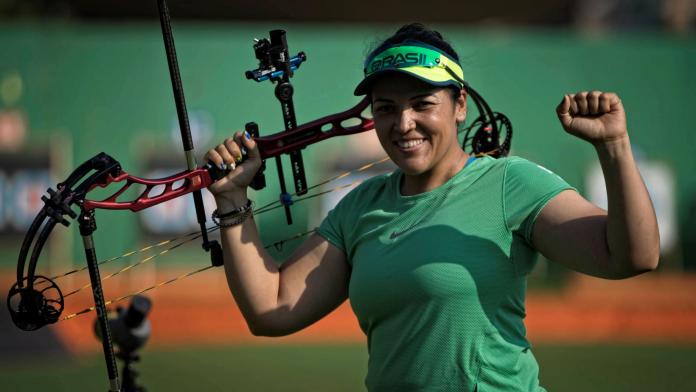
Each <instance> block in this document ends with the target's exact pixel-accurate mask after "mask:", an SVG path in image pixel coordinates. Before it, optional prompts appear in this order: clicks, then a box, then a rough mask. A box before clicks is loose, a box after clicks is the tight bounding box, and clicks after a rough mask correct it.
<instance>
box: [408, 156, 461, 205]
mask: <svg viewBox="0 0 696 392" xmlns="http://www.w3.org/2000/svg"><path fill="white" fill-rule="evenodd" d="M456 147H457V150H455V153H454V154H453V157H452V158H450V159H447V160H446V161H447V162H451V163H450V164H440V165H437V166H436V167H434V168H432V169H431V170H429V171H427V172H424V173H421V174H417V175H408V174H406V173H404V175H403V181H402V182H401V187H400V190H401V194H402V195H403V196H413V195H418V194H420V193H425V192H429V191H432V190H433V189H435V188H437V187H439V186H441V185H443V184H444V183H446V182H447V181H449V180H450V179H451V178H452V177H454V176H455V175H456V174H457V173H459V171H460V170H462V169H463V168H464V166H465V165H466V162H467V159H468V158H469V154H467V153H466V152H464V151H463V150H462V149H460V148H459V146H456ZM442 163H445V162H442Z"/></svg>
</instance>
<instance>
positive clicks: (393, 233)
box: [389, 229, 411, 240]
mask: <svg viewBox="0 0 696 392" xmlns="http://www.w3.org/2000/svg"><path fill="white" fill-rule="evenodd" d="M409 230H411V229H406V230H402V231H392V233H391V235H390V236H389V239H390V240H393V239H394V238H396V237H398V236H400V235H402V234H404V233H407V232H408V231H409Z"/></svg>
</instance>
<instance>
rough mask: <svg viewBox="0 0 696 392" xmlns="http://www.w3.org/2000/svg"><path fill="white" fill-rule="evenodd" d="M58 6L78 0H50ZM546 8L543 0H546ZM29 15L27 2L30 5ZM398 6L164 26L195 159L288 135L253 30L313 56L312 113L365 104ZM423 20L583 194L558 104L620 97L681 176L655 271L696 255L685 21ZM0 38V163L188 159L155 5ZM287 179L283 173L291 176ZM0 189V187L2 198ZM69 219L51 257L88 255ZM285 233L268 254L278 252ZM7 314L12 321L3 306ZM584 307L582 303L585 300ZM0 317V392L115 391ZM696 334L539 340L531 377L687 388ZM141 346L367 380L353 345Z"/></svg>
mask: <svg viewBox="0 0 696 392" xmlns="http://www.w3.org/2000/svg"><path fill="white" fill-rule="evenodd" d="M69 3H79V2H62V3H61V4H69ZM126 3H129V4H130V5H129V7H137V6H134V5H133V3H137V2H126ZM538 3H540V4H541V3H544V4H546V5H547V6H548V4H550V3H552V2H544V1H540V2H538ZM559 3H568V2H559ZM588 3H594V2H588ZM6 4H12V5H14V6H16V7H18V8H17V9H20V10H26V9H30V8H31V7H27V8H22V6H20V5H18V4H20V3H19V2H12V1H9V2H8V1H5V2H0V11H2V10H3V9H5V8H3V6H4V5H6ZM207 4H208V6H209V8H214V7H212V6H211V3H210V2H208V3H207ZM360 4H361V5H362V6H363V7H369V6H370V4H367V2H362V3H360ZM218 7H222V5H219V4H218ZM95 8H96V7H95ZM355 8H360V7H358V6H355ZM385 8H389V7H386V6H385ZM433 8H436V7H433ZM523 8H529V9H533V7H531V6H530V7H523ZM629 8H630V7H629ZM182 9H184V8H182ZM21 12H24V11H21ZM21 12H20V13H21ZM26 12H28V13H30V14H31V10H29V11H26ZM93 12H97V11H93ZM104 12H106V11H104ZM399 12H400V15H401V16H399V17H398V18H397V17H394V18H393V19H387V20H380V21H375V20H368V21H365V20H328V21H324V22H321V21H320V22H317V21H316V20H314V19H313V20H312V21H311V22H310V21H308V20H303V19H302V18H301V16H298V17H294V16H293V15H285V16H283V15H280V16H279V14H274V16H271V17H268V18H263V17H256V18H249V19H245V20H230V19H225V18H222V19H214V20H205V18H201V19H192V18H187V19H184V20H181V21H180V20H179V19H178V18H177V15H176V14H175V15H174V19H173V23H174V34H175V38H176V45H177V52H178V57H179V64H180V66H181V73H182V80H183V85H184V91H185V93H186V101H187V105H188V109H189V112H190V113H191V117H192V119H194V121H196V122H197V123H203V124H204V126H203V127H199V128H200V129H199V128H196V129H194V143H195V145H196V147H197V152H198V157H199V158H200V157H202V155H203V153H204V152H205V150H206V149H208V148H210V147H212V146H213V145H215V144H216V143H219V141H221V140H222V139H223V138H224V137H226V136H229V135H230V133H231V131H232V130H238V129H242V128H243V126H244V124H245V123H246V122H247V121H256V122H258V123H259V125H260V128H261V134H262V135H267V134H270V133H275V132H277V131H280V130H281V126H282V118H281V115H280V110H279V107H278V103H277V101H276V100H275V98H273V88H272V86H271V85H270V84H269V83H265V84H261V85H259V84H257V83H255V82H251V81H248V80H246V79H245V78H244V76H243V75H244V71H246V70H249V69H253V68H255V67H256V66H257V63H256V60H255V59H254V56H253V51H252V47H251V45H252V38H255V37H259V38H260V37H265V36H267V34H268V31H269V30H271V29H276V28H283V29H285V30H286V31H287V34H288V42H289V45H290V51H291V54H295V53H297V52H298V51H304V52H306V53H307V57H308V60H307V62H306V63H304V64H303V65H302V66H301V68H300V70H299V71H298V72H297V74H296V76H295V77H294V78H293V84H294V85H295V107H296V111H297V118H298V122H299V123H303V122H307V121H310V120H313V119H316V118H318V117H321V116H324V115H327V114H331V113H336V112H339V111H342V110H345V109H347V108H349V107H350V106H352V105H354V104H355V103H357V102H358V99H357V98H356V97H354V96H353V95H352V90H353V87H354V86H355V84H356V83H357V82H358V81H359V80H360V78H361V71H362V60H363V58H364V56H365V54H366V53H367V52H368V51H369V49H370V48H371V47H373V46H374V44H375V43H376V42H378V41H379V40H380V39H382V38H386V37H387V36H388V35H389V34H391V33H392V32H393V31H394V30H395V29H396V28H398V26H400V25H401V24H402V22H403V23H405V22H408V21H410V20H411V19H416V18H419V17H420V16H421V15H419V13H418V12H416V11H411V12H410V13H409V11H408V8H406V7H401V8H399ZM299 13H300V14H301V13H302V12H299ZM403 13H406V14H407V15H408V16H403V15H402V14H403ZM533 13H534V12H532V11H529V14H533ZM426 14H427V15H432V13H426ZM0 15H2V13H0ZM9 15H13V14H12V13H10V14H9ZM61 15H62V14H61ZM151 16H152V15H148V17H151ZM189 16H190V15H189ZM404 18H407V19H404ZM319 19H320V18H319ZM320 20H321V19H320ZM429 20H433V22H432V23H430V25H431V26H432V27H434V28H436V29H439V30H440V31H441V32H442V33H443V34H444V35H445V37H446V38H448V39H449V40H450V41H451V42H452V44H453V46H454V47H455V49H457V50H458V52H459V54H460V56H461V58H462V65H463V68H464V71H465V76H466V79H467V80H468V81H469V83H470V84H471V85H472V86H473V87H474V88H476V90H477V91H478V92H479V93H481V94H482V95H483V97H484V98H485V99H486V100H487V101H488V103H489V104H490V105H491V106H492V107H493V109H494V110H496V111H500V112H503V113H504V114H506V115H507V116H508V117H509V118H510V119H511V120H512V124H513V127H514V131H515V133H514V137H513V143H512V145H513V151H512V153H513V154H515V155H520V156H523V157H526V158H528V159H530V160H533V161H535V162H537V163H539V164H542V165H544V166H546V167H547V168H549V169H551V170H553V171H555V172H557V173H558V174H559V175H561V176H562V177H563V178H565V179H566V180H567V181H568V182H569V183H570V184H572V185H573V186H575V187H577V188H578V189H579V190H580V191H581V192H582V193H583V194H585V195H587V191H588V189H587V188H588V180H587V179H588V176H589V173H591V170H592V168H593V165H595V163H596V156H595V154H594V152H593V150H592V148H591V147H590V146H588V145H587V144H586V143H584V142H581V141H579V140H576V139H574V138H572V137H569V136H568V135H565V134H564V132H563V131H562V129H561V128H560V126H559V125H558V121H557V119H556V116H555V112H554V108H555V106H556V105H557V104H558V102H559V101H560V99H561V97H562V96H563V94H566V93H572V92H576V91H579V90H587V89H601V90H605V91H616V92H618V93H619V94H620V96H621V98H622V101H623V103H624V105H625V107H626V110H627V113H628V124H629V132H630V135H631V139H632V143H633V145H634V149H635V150H636V151H637V155H638V156H639V157H640V160H641V161H642V162H644V163H645V164H647V165H656V166H659V167H660V168H666V171H662V172H660V173H667V174H668V175H669V179H670V181H671V184H672V185H673V188H669V191H670V192H669V194H668V195H667V198H668V200H661V201H660V203H667V204H668V205H671V206H672V210H671V212H670V214H668V215H670V218H669V219H671V220H670V221H669V225H670V227H671V229H670V230H672V231H673V234H672V238H673V241H672V242H671V243H670V246H668V247H663V255H662V261H661V267H660V270H658V271H657V272H655V274H662V273H676V274H687V273H689V270H693V269H696V230H694V228H693V226H692V222H693V221H694V219H696V176H695V175H694V174H693V170H694V169H695V168H696V136H694V135H695V132H696V118H695V117H694V115H693V114H694V113H693V107H694V105H695V104H696V89H695V88H694V86H696V74H695V73H694V70H695V69H696V45H695V43H696V39H695V38H696V37H695V36H694V34H693V32H689V29H688V28H687V31H686V32H685V33H684V32H682V33H680V34H675V33H674V32H673V31H667V30H666V29H661V28H656V27H655V26H654V25H648V26H647V27H640V26H635V25H631V26H629V28H621V26H619V28H611V27H609V28H603V29H599V28H598V29H594V28H587V27H586V28H584V29H583V28H577V26H575V27H574V26H573V24H572V23H571V22H569V21H565V22H564V23H556V22H554V23H548V24H537V23H525V22H516V23H486V22H485V21H482V22H480V23H474V24H471V23H459V22H456V21H455V20H452V18H449V19H448V18H445V17H443V18H441V19H432V18H431V19H428V18H427V17H426V18H425V21H429ZM502 20H503V21H506V20H507V21H508V22H509V19H505V18H503V19H502ZM617 20H618V19H617ZM691 23H692V25H691V26H693V22H691ZM691 31H693V30H691ZM0 48H1V49H0V50H1V52H0V114H2V113H19V115H20V116H22V118H23V121H24V122H25V123H24V124H25V127H26V130H25V134H24V135H22V137H21V140H20V144H19V145H10V144H9V143H5V142H4V140H6V139H0V140H3V143H5V144H3V143H0V155H2V156H3V157H4V158H3V159H0V161H2V162H3V165H6V164H9V163H7V162H10V160H11V159H15V158H17V159H19V158H21V159H29V160H31V159H33V158H32V157H34V156H41V157H42V158H41V159H44V158H46V156H48V158H46V159H47V160H48V162H49V169H50V171H51V174H52V176H53V181H54V183H55V182H56V181H59V180H62V179H64V178H65V177H66V176H67V175H68V174H69V173H70V172H71V171H72V170H73V169H74V168H75V167H76V166H77V165H79V164H80V163H82V162H83V161H85V160H86V159H88V158H90V157H92V156H93V155H95V154H96V153H98V152H100V151H105V152H107V153H109V154H110V155H112V156H113V157H115V158H116V159H118V160H119V161H120V162H121V163H122V166H123V168H124V169H125V170H126V171H128V172H129V173H132V174H135V175H141V176H145V174H146V173H147V171H148V170H150V169H152V168H157V167H158V165H160V163H161V162H165V163H166V165H165V166H167V165H168V166H169V167H172V168H180V169H183V168H184V156H183V153H182V152H181V148H180V140H179V139H178V137H179V136H178V133H177V130H176V125H175V124H176V121H175V119H176V112H175V108H174V103H173V99H172V93H171V85H170V81H169V75H168V71H167V65H166V60H165V56H164V48H163V45H162V42H161V35H160V30H159V25H158V23H157V22H156V21H155V20H154V19H152V18H150V19H149V20H148V19H146V20H142V19H140V18H133V19H128V18H126V19H124V20H120V19H118V18H111V19H107V20H103V19H97V20H92V19H89V18H84V19H80V18H79V17H77V18H71V17H65V16H59V17H46V18H44V17H36V16H34V17H29V18H14V17H5V18H0ZM0 129H5V128H2V127H0ZM197 129H198V130H197ZM2 135H5V134H3V133H2V132H0V136H2ZM351 146H352V147H351ZM350 148H354V145H349V144H347V143H346V142H345V141H344V140H341V139H334V140H330V141H327V142H323V143H322V144H321V146H319V145H317V146H312V147H310V148H307V149H306V150H304V156H305V164H306V167H307V175H308V181H309V183H310V185H311V184H313V183H316V182H318V181H320V180H322V179H324V178H326V177H327V176H328V175H331V174H334V173H335V172H336V171H339V169H341V168H344V167H356V166H358V165H359V164H362V163H364V162H365V161H364V159H365V158H364V157H363V156H360V157H356V158H354V159H353V158H352V157H353V155H352V154H357V153H356V151H355V150H351V149H350ZM333 161H341V162H342V163H341V164H338V165H337V164H334V163H332V162H333ZM286 164H287V161H286ZM274 166H275V165H274V164H272V163H271V162H269V165H268V171H267V182H268V183H269V188H268V189H266V190H264V191H261V192H258V193H255V194H254V195H252V198H254V199H255V200H256V201H257V205H263V204H265V203H266V202H270V201H272V200H274V199H275V198H276V197H277V196H276V195H277V193H278V190H277V185H276V174H275V170H274ZM3 169H5V168H4V167H3ZM287 172H288V170H286V174H287ZM287 179H288V181H287V182H288V184H290V183H291V181H290V177H287ZM41 191H43V190H41ZM6 203H8V202H7V201H6V200H5V199H3V204H4V205H5V206H8V205H9V204H6ZM322 203H323V202H322V201H321V200H320V198H317V199H314V200H312V201H310V202H304V203H298V204H297V205H296V206H295V207H293V214H294V216H295V219H296V224H295V225H294V226H293V228H292V229H288V228H287V226H286V225H285V222H284V215H283V214H282V212H281V211H280V210H276V211H274V212H272V213H269V214H265V215H263V216H262V217H261V218H260V228H261V231H262V235H263V237H264V240H265V241H266V242H273V241H276V240H278V239H280V238H284V237H286V236H288V235H291V234H294V233H295V232H298V231H303V230H304V229H311V228H312V227H314V225H315V224H316V222H317V220H318V219H320V216H318V211H323V209H324V208H325V205H324V204H322ZM661 205H662V204H661ZM98 226H99V228H98V230H97V232H96V234H95V240H96V243H97V252H98V255H99V256H100V258H107V257H112V256H116V255H119V254H121V253H122V252H123V251H124V250H129V249H136V248H138V247H140V246H142V245H143V244H147V243H150V242H151V241H154V240H160V239H162V238H163V237H164V236H162V235H153V234H152V233H150V232H148V228H147V226H146V223H145V222H144V219H143V218H142V216H139V215H138V214H130V213H122V212H108V213H107V212H102V211H100V212H99V215H98ZM60 230H61V233H62V237H60V240H59V241H58V242H54V243H51V244H50V247H51V248H52V249H53V250H52V251H51V253H48V254H47V256H46V257H47V258H48V259H49V260H47V261H48V262H50V263H54V264H56V263H57V265H58V266H59V267H61V268H63V267H66V268H67V267H69V266H73V265H74V266H82V265H83V263H84V262H83V250H82V248H81V241H79V239H78V236H77V230H76V228H75V227H72V226H71V227H70V228H69V229H60ZM59 234H60V233H59ZM19 241H21V235H19V234H18V232H17V231H16V230H15V231H14V232H11V233H10V232H8V233H5V232H3V234H2V237H1V238H0V276H1V277H2V279H1V280H2V282H10V281H13V280H14V279H13V276H12V274H13V270H12V269H13V268H14V265H15V263H16V255H17V252H18V248H19ZM292 245H293V244H288V246H286V247H284V248H283V249H282V250H272V251H273V252H274V254H275V255H276V256H278V257H279V258H281V257H282V256H283V255H286V254H287V253H289V252H290V251H291V250H292V248H293V246H292ZM201 263H206V256H204V255H203V254H202V252H201V251H200V247H199V245H191V246H186V247H184V248H183V249H179V250H178V253H177V252H174V254H173V255H171V256H168V257H167V259H166V261H164V262H162V263H160V264H158V267H157V268H159V269H164V270H166V269H167V268H168V267H169V266H176V267H177V268H181V267H190V268H191V269H194V268H198V267H199V266H200V264H201ZM43 265H45V264H43ZM54 272H58V271H54ZM565 278H566V271H565V270H562V269H560V268H558V267H557V266H555V265H554V264H552V263H546V262H542V263H540V268H539V271H536V272H535V275H534V276H533V278H532V283H533V284H532V290H534V289H539V290H541V289H543V290H552V291H553V290H561V289H562V287H563V284H564V283H565ZM191 279H196V278H195V277H194V278H191ZM174 287H175V286H174ZM4 289H5V287H3V291H2V292H0V296H2V295H4ZM2 302H3V303H4V298H3V299H2ZM690 311H691V312H693V309H691V310H690ZM0 317H2V318H5V319H7V318H8V315H7V312H6V308H5V306H4V305H3V306H2V309H0ZM588 317H592V315H591V313H590V312H589V311H588ZM5 321H7V320H5ZM2 331H4V330H3V329H1V328H0V385H1V386H0V389H3V390H5V389H7V390H13V391H37V390H47V389H48V390H90V391H91V390H105V389H106V382H105V380H106V373H105V370H104V364H103V360H102V357H101V356H100V355H91V354H90V355H84V356H82V355H73V354H70V353H69V351H67V350H63V349H58V350H57V351H51V350H55V347H53V346H52V347H53V348H51V349H50V350H49V349H48V346H46V347H42V343H38V344H37V345H35V347H34V348H33V349H32V350H31V351H30V352H29V353H28V354H27V353H24V354H23V353H22V350H20V349H18V348H17V345H16V344H10V343H11V342H7V340H6V339H7V336H10V335H8V334H4V333H3V332H2ZM3 334H4V336H5V337H6V339H5V340H3V337H2V335H3ZM85 334H91V331H85ZM12 336H14V335H12ZM26 339H27V340H29V339H30V338H29V337H27V338H26ZM694 343H695V342H693V341H688V340H687V341H683V340H679V339H678V338H677V339H675V338H674V337H670V336H664V344H663V343H659V342H658V343H654V342H652V343H641V342H635V344H617V343H612V342H598V343H596V344H586V343H584V344H581V343H572V342H571V343H549V342H542V343H539V344H536V345H535V348H534V351H535V355H536V356H537V357H538V360H539V363H540V368H541V381H542V385H544V386H546V387H547V389H549V390H550V391H588V390H592V391H687V390H693V389H694V388H696V345H695V344H694ZM142 357H143V359H142V362H141V363H139V364H138V365H137V368H138V369H139V370H140V371H141V373H142V376H141V381H142V383H143V384H144V385H145V386H146V387H148V389H149V390H151V391H159V390H181V391H187V390H194V389H206V390H212V391H215V390H229V389H232V390H250V391H261V390H263V391H273V390H283V391H317V390H325V391H357V390H362V389H363V379H364V375H365V371H366V360H367V353H366V347H365V345H364V344H331V343H328V344H305V345H292V344H282V345H268V344H261V345H253V344H249V345H229V343H227V342H221V344H220V345H219V346H209V345H206V344H202V345H183V346H181V347H177V348H176V349H168V348H166V347H153V348H149V347H148V348H146V349H144V350H143V352H142Z"/></svg>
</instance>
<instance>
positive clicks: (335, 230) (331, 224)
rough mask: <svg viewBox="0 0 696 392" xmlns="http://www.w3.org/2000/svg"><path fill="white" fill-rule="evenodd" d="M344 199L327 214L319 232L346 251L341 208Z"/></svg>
mask: <svg viewBox="0 0 696 392" xmlns="http://www.w3.org/2000/svg"><path fill="white" fill-rule="evenodd" d="M343 200H345V198H344V199H342V200H341V201H339V202H338V204H337V205H336V206H335V207H334V208H333V209H332V210H331V211H329V213H328V214H327V215H326V218H324V220H323V221H322V222H321V224H320V225H319V227H317V234H319V235H320V236H322V237H324V238H325V239H326V240H327V241H329V242H330V243H331V244H332V245H334V246H335V247H337V248H338V249H340V250H342V251H343V253H346V241H345V233H344V231H343V227H342V225H341V210H342V209H343V204H345V203H344V202H343Z"/></svg>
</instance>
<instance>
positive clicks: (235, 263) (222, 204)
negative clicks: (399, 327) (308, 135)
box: [205, 133, 350, 336]
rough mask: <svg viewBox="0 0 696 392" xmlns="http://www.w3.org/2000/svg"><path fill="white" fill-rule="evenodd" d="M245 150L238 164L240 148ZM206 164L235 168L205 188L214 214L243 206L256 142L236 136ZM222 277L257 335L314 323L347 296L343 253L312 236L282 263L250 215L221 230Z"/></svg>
mask: <svg viewBox="0 0 696 392" xmlns="http://www.w3.org/2000/svg"><path fill="white" fill-rule="evenodd" d="M240 144H241V145H243V146H244V147H245V148H246V150H247V151H248V159H247V160H246V161H245V162H244V163H241V164H238V165H237V162H239V161H241V152H240V150H239V145H240ZM205 159H206V160H209V161H211V162H212V163H213V164H216V165H218V166H219V165H220V164H221V163H225V164H226V165H228V167H232V168H233V170H232V171H230V173H229V174H228V175H227V176H226V177H225V178H223V179H220V180H218V181H217V182H215V183H214V184H213V185H211V186H210V187H209V189H210V191H211V192H212V193H213V195H215V200H216V202H217V207H218V211H219V212H220V213H225V212H227V211H231V210H232V209H234V208H238V207H240V206H244V205H246V203H247V197H246V188H247V186H248V184H249V183H250V182H251V180H252V178H253V177H254V174H255V173H256V171H257V170H258V168H259V167H260V165H261V160H260V155H259V152H258V149H257V148H256V143H254V141H253V140H251V139H250V138H246V137H244V136H243V135H242V134H240V133H237V134H236V135H235V138H234V139H226V140H225V142H224V143H223V144H220V145H219V146H217V147H216V148H215V149H212V150H210V151H208V153H207V154H206V156H205ZM220 236H221V240H222V250H223V258H224V263H225V274H226V276H227V283H228V285H229V287H230V291H231V292H232V295H233V296H234V298H235V300H236V301H237V304H238V306H239V309H240V310H241V312H242V314H243V315H244V318H245V319H246V322H247V325H248V326H249V329H250V331H251V332H252V333H253V334H254V335H258V336H283V335H288V334H290V333H293V332H296V331H299V330H300V329H302V328H304V327H307V326H309V325H311V324H313V323H314V322H315V321H317V320H319V319H321V318H322V317H323V316H325V315H326V314H328V313H329V312H331V311H332V310H333V309H335V308H336V307H338V305H340V304H341V303H342V302H343V301H345V300H346V298H347V297H348V280H349V277H350V268H349V266H348V263H347V261H346V258H345V255H344V253H343V252H342V251H341V250H340V249H338V248H337V247H335V246H334V245H332V244H331V243H329V242H328V241H327V240H326V239H324V238H323V237H321V236H319V235H318V234H314V235H312V236H311V237H310V238H309V239H308V240H307V241H306V242H305V243H304V244H303V245H302V246H300V247H299V248H298V249H297V250H296V251H295V252H294V254H293V255H292V256H291V257H290V258H289V259H288V260H287V261H286V262H284V263H283V264H282V265H278V263H277V262H276V261H275V260H273V258H272V257H271V256H270V255H269V254H268V253H267V252H266V251H265V249H264V246H263V244H262V243H261V240H260V238H259V234H258V230H257V228H256V223H255V222H254V219H253V216H252V217H249V218H247V219H246V220H245V221H244V222H243V223H241V224H239V225H236V226H231V227H224V228H221V233H220Z"/></svg>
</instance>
